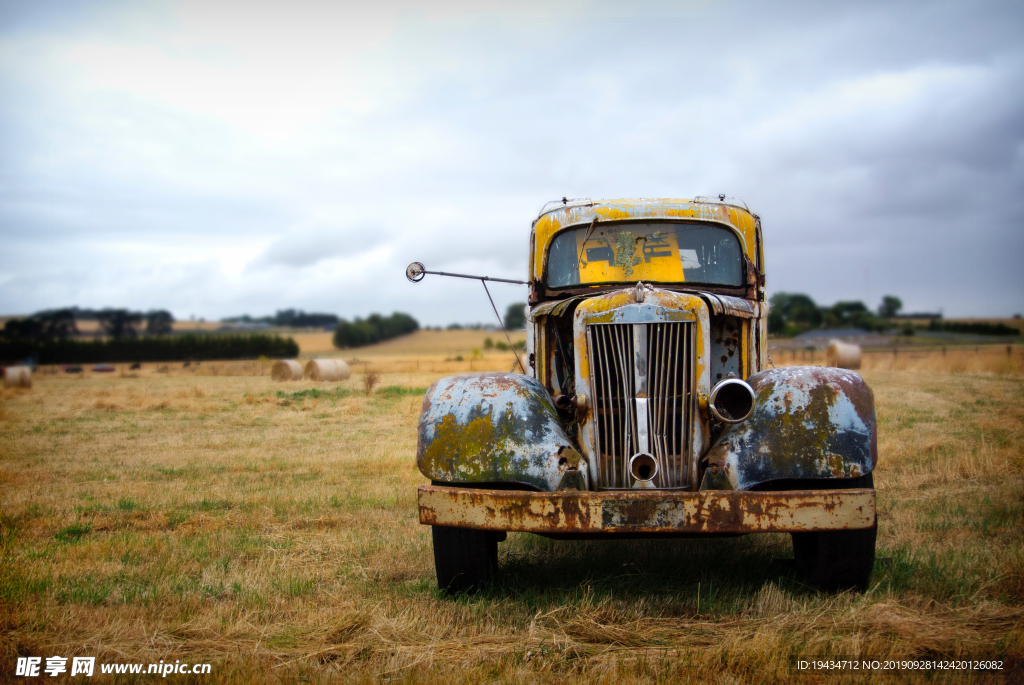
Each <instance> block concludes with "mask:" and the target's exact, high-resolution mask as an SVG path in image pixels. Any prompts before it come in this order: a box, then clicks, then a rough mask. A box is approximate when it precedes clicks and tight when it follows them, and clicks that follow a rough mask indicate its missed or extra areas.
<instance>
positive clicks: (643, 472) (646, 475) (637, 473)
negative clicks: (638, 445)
mask: <svg viewBox="0 0 1024 685" xmlns="http://www.w3.org/2000/svg"><path fill="white" fill-rule="evenodd" d="M629 475H631V476H633V480H635V481H636V483H634V484H633V487H634V488H653V487H654V483H653V481H654V478H655V476H657V475H658V460H657V459H656V458H655V456H654V455H653V454H649V453H647V452H637V453H636V454H634V455H633V456H632V457H630V458H629Z"/></svg>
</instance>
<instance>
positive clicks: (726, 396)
mask: <svg viewBox="0 0 1024 685" xmlns="http://www.w3.org/2000/svg"><path fill="white" fill-rule="evenodd" d="M410 269H413V267H410ZM419 277H420V278H422V275H420V276H419ZM528 287H529V304H528V305H527V312H526V314H527V327H526V330H527V335H526V341H527V348H526V350H525V352H524V354H523V359H522V360H521V363H520V366H519V367H516V372H515V373H472V374H464V375H457V376H451V377H447V378H443V379H441V380H439V381H437V382H436V383H434V384H433V385H432V386H431V387H430V388H429V390H428V391H427V393H426V395H425V397H424V399H423V407H422V410H421V414H420V418H419V427H418V431H419V433H418V446H417V453H416V459H417V465H418V467H419V470H420V471H421V472H422V474H423V475H424V476H425V477H426V478H427V479H429V481H430V483H429V485H428V484H425V485H422V486H420V487H419V492H418V504H419V517H420V522H421V523H423V524H425V525H429V526H431V527H432V536H433V548H434V561H435V565H436V571H437V580H438V584H439V585H440V587H441V588H442V590H444V591H446V592H457V591H462V590H470V589H474V588H478V587H480V586H482V585H483V584H485V583H487V582H488V581H489V579H490V578H491V576H492V574H493V573H494V571H495V569H496V566H497V560H498V554H497V550H498V544H499V543H500V542H502V541H504V540H505V539H506V537H507V534H508V533H509V532H529V533H535V534H538V535H543V536H548V537H551V538H561V539H581V538H593V539H596V538H604V539H615V538H619V539H621V538H636V537H669V536H708V535H711V536H723V535H744V534H750V533H766V532H776V533H789V534H790V535H791V537H792V545H793V554H794V558H795V562H794V563H795V567H796V569H797V572H798V573H799V574H801V575H802V576H803V577H804V578H805V579H806V580H807V581H808V582H809V583H811V584H814V585H817V586H819V587H821V588H824V589H829V590H836V589H846V588H855V589H863V588H865V587H866V586H867V584H868V581H869V579H870V575H871V571H872V568H873V565H874V556H875V534H876V530H877V527H876V514H875V490H874V484H873V480H872V470H873V469H874V467H875V463H876V461H877V437H876V435H877V431H876V424H875V413H874V398H873V395H872V392H871V389H870V388H869V387H868V385H867V384H866V383H865V382H864V380H863V379H862V378H861V376H860V375H859V374H857V373H856V372H853V371H849V370H845V369H836V368H825V367H817V366H791V367H786V368H774V365H772V364H771V363H770V361H769V360H770V357H769V355H768V349H767V315H768V311H767V309H768V303H767V301H766V298H765V264H764V249H763V242H762V235H761V220H760V218H759V217H758V215H757V214H755V213H753V212H752V211H750V209H749V208H748V207H747V206H746V205H745V204H744V203H743V202H741V201H738V200H732V199H730V198H726V197H724V196H719V197H717V198H701V197H698V198H695V199H693V200H676V199H659V200H602V201H591V200H579V201H569V200H567V199H565V200H563V201H561V202H555V203H549V204H548V205H546V206H545V207H544V209H542V211H541V213H540V215H539V216H538V217H537V218H536V219H535V220H534V222H533V226H532V231H531V233H530V254H529V281H528Z"/></svg>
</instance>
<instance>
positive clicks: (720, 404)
mask: <svg viewBox="0 0 1024 685" xmlns="http://www.w3.org/2000/svg"><path fill="white" fill-rule="evenodd" d="M708 407H709V408H710V409H711V413H712V414H714V416H715V418H716V419H718V420H719V421H721V422H722V423H739V422H740V421H746V420H747V419H748V418H749V417H750V415H751V414H752V413H754V389H753V388H751V387H750V386H749V385H748V384H747V383H746V382H744V381H741V380H740V379H738V378H726V379H725V380H724V381H719V382H718V384H717V385H715V387H714V388H713V389H712V390H711V399H710V401H709V402H708Z"/></svg>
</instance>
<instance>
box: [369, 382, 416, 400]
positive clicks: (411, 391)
mask: <svg viewBox="0 0 1024 685" xmlns="http://www.w3.org/2000/svg"><path fill="white" fill-rule="evenodd" d="M426 393H427V389H426V388H403V387H402V386H400V385H388V386H386V387H383V388H381V389H380V390H378V391H377V392H376V393H375V394H376V395H377V396H378V397H383V398H391V397H413V396H420V395H425V394H426Z"/></svg>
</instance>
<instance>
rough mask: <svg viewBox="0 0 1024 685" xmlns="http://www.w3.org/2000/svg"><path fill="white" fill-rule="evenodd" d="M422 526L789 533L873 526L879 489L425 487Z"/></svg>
mask: <svg viewBox="0 0 1024 685" xmlns="http://www.w3.org/2000/svg"><path fill="white" fill-rule="evenodd" d="M419 509H420V523H423V524H426V525H431V526H451V527H454V528H476V529H479V530H506V531H519V532H528V533H544V534H550V533H554V534H559V533H562V534H565V533H569V534H609V533H611V534H618V533H622V534H637V533H789V532H808V531H818V530H844V529H853V528H870V527H871V526H873V525H874V524H875V491H874V490H870V489H863V490H791V491H786V492H740V491H729V490H705V491H699V492H681V491H678V490H637V491H621V490H618V491H599V492H580V491H575V490H573V491H561V492H525V491H521V490H478V489H475V488H459V487H448V486H440V485H421V486H420V488H419Z"/></svg>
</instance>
